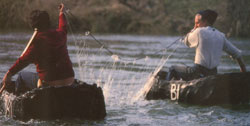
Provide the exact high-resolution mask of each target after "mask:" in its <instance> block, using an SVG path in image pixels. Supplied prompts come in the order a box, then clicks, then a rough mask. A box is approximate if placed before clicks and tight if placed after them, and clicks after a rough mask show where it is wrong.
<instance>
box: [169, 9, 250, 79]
mask: <svg viewBox="0 0 250 126" xmlns="http://www.w3.org/2000/svg"><path fill="white" fill-rule="evenodd" d="M217 16H218V14H217V13H216V12H215V11H213V10H204V11H200V12H198V14H196V16H195V25H194V28H193V29H192V30H191V32H190V33H188V34H187V36H186V37H185V38H184V40H183V43H184V44H186V45H187V46H188V47H190V48H195V49H196V51H195V60H194V64H195V65H194V66H193V67H190V66H180V65H177V66H172V67H171V68H170V69H169V73H168V75H167V80H171V79H173V78H174V79H177V80H179V79H183V80H192V79H196V78H200V77H205V76H209V75H214V74H217V66H218V65H219V64H220V58H221V56H222V52H223V51H225V52H226V53H227V54H229V55H230V56H231V57H232V58H233V59H236V60H237V62H238V64H239V66H240V69H241V72H246V67H245V64H244V63H243V60H242V56H241V51H240V50H239V49H237V48H236V47H235V46H234V45H233V44H232V43H231V42H229V41H228V40H227V38H226V37H225V35H224V34H223V33H221V32H220V31H218V30H217V29H215V28H213V27H212V25H213V24H214V22H215V20H216V18H217Z"/></svg>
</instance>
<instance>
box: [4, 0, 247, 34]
mask: <svg viewBox="0 0 250 126" xmlns="http://www.w3.org/2000/svg"><path fill="white" fill-rule="evenodd" d="M61 2H62V0H0V32H16V31H22V32H24V31H31V29H30V26H29V23H28V16H29V13H30V12H31V11H32V10H34V9H40V10H46V11H48V12H49V14H50V18H51V21H52V25H53V26H54V27H56V26H57V22H58V5H59V3H61ZM63 2H64V4H65V6H66V7H67V8H68V9H69V10H70V11H69V12H70V13H71V14H70V15H68V16H67V17H68V19H69V22H70V23H71V25H72V28H73V31H74V32H79V33H83V32H85V31H86V30H91V31H92V32H95V33H102V34H103V33H112V34H113V33H115V34H147V35H148V34H153V35H183V34H185V33H187V32H188V31H189V30H190V29H192V28H193V25H194V21H193V20H194V15H195V14H196V13H197V12H198V11H200V10H204V9H213V10H216V11H217V12H218V13H219V17H218V19H217V22H216V23H215V27H216V28H218V29H219V30H221V31H222V32H224V33H225V34H226V35H227V36H231V37H250V34H249V33H250V0H63Z"/></svg>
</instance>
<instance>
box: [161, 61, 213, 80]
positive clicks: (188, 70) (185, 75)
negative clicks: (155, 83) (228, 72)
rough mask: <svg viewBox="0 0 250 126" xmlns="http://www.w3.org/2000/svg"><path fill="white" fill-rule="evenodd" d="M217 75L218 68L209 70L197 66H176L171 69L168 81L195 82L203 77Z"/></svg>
mask: <svg viewBox="0 0 250 126" xmlns="http://www.w3.org/2000/svg"><path fill="white" fill-rule="evenodd" d="M215 74H217V68H214V69H207V68H205V67H203V66H201V65H198V64H195V65H194V66H192V67H190V66H185V65H174V66H172V67H170V68H169V72H168V74H167V77H166V79H167V80H168V81H170V80H172V79H174V80H180V79H182V80H185V81H189V80H193V79H197V78H201V77H206V76H209V75H215Z"/></svg>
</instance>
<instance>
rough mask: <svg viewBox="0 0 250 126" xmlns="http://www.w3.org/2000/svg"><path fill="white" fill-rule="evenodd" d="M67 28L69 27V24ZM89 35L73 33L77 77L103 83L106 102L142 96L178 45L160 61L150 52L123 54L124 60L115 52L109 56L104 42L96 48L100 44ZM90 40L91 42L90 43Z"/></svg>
mask: <svg viewBox="0 0 250 126" xmlns="http://www.w3.org/2000/svg"><path fill="white" fill-rule="evenodd" d="M69 28H70V29H72V28H71V26H69ZM71 32H72V31H71ZM88 35H90V33H89V32H85V35H84V36H80V37H76V36H75V35H74V34H73V33H72V37H73V41H74V43H75V46H76V50H77V51H76V61H77V64H78V71H79V73H78V74H79V76H80V80H83V81H85V82H87V83H96V84H97V85H98V86H100V87H102V89H103V93H104V97H105V103H106V105H107V106H114V105H118V106H121V105H124V104H126V105H130V104H133V103H134V102H136V101H138V100H139V99H140V98H143V96H145V94H146V93H147V92H148V91H149V89H150V88H151V87H152V84H153V83H154V81H155V79H154V77H155V76H156V74H157V73H158V72H159V71H160V70H161V69H162V67H163V66H164V65H165V64H166V62H167V60H168V59H169V57H170V56H171V55H172V54H173V52H174V51H175V50H176V49H177V47H176V48H175V49H174V50H173V49H172V53H170V54H169V55H168V57H167V58H166V57H163V58H162V59H161V60H160V61H159V60H155V59H152V58H151V57H149V56H145V58H144V59H141V60H133V58H130V57H125V58H126V60H125V61H124V60H121V58H120V57H119V56H118V55H112V56H108V54H107V53H106V51H107V50H105V48H104V47H103V46H101V47H99V48H98V46H100V44H96V45H93V44H95V42H93V41H95V40H94V39H93V40H91V39H90V38H91V37H88ZM89 44H92V47H91V46H90V45H89ZM93 46H95V47H93ZM96 46H97V47H96ZM111 49H112V48H111ZM165 51H166V50H165ZM166 52H167V51H166ZM166 52H165V53H166ZM119 53H123V52H119ZM129 53H131V51H129ZM132 54H133V52H132ZM121 55H123V54H121ZM122 58H124V57H122ZM127 59H128V60H127ZM153 61H154V62H153ZM130 71H132V72H130ZM135 73H136V74H135ZM138 73H139V74H138ZM150 73H152V74H150Z"/></svg>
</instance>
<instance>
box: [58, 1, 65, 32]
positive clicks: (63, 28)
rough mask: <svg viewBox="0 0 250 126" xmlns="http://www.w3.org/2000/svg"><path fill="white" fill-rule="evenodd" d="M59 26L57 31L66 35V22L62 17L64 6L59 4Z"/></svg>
mask: <svg viewBox="0 0 250 126" xmlns="http://www.w3.org/2000/svg"><path fill="white" fill-rule="evenodd" d="M59 11H60V12H59V26H58V30H60V31H64V32H65V33H67V20H66V17H65V15H64V4H61V5H60V7H59Z"/></svg>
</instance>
